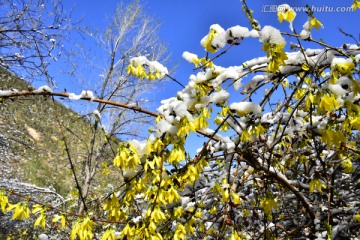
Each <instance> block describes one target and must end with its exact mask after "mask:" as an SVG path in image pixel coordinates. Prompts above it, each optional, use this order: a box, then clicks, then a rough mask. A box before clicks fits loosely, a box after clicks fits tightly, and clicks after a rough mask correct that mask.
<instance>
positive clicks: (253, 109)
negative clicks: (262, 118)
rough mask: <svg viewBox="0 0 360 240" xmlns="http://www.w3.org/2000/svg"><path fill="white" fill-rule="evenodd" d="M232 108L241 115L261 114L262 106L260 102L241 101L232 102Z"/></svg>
mask: <svg viewBox="0 0 360 240" xmlns="http://www.w3.org/2000/svg"><path fill="white" fill-rule="evenodd" d="M229 108H230V109H232V110H235V111H236V112H238V113H239V114H241V115H245V114H251V113H253V114H256V115H261V107H260V105H259V104H255V103H253V102H239V103H232V104H231V105H230V106H229Z"/></svg>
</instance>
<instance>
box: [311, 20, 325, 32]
mask: <svg viewBox="0 0 360 240" xmlns="http://www.w3.org/2000/svg"><path fill="white" fill-rule="evenodd" d="M322 26H323V24H322V23H321V22H320V21H319V20H317V19H316V18H315V17H313V18H311V20H310V30H311V29H312V28H313V27H315V28H316V30H318V29H319V28H320V27H322Z"/></svg>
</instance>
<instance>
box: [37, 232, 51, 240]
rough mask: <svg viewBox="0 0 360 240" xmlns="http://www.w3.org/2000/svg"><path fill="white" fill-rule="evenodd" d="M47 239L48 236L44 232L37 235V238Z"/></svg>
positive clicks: (40, 239)
mask: <svg viewBox="0 0 360 240" xmlns="http://www.w3.org/2000/svg"><path fill="white" fill-rule="evenodd" d="M48 239H49V237H48V235H46V234H45V233H42V234H40V235H39V240H48Z"/></svg>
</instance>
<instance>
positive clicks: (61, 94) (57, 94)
mask: <svg viewBox="0 0 360 240" xmlns="http://www.w3.org/2000/svg"><path fill="white" fill-rule="evenodd" d="M69 95H70V94H69V93H66V92H47V91H44V92H29V91H23V92H16V93H15V92H13V93H9V94H6V95H5V94H4V95H0V99H7V98H16V97H21V96H24V97H28V96H54V97H64V98H69ZM80 100H83V101H92V102H97V103H105V104H108V105H112V106H116V107H121V108H126V109H130V110H133V111H135V112H141V113H144V114H146V115H149V116H152V117H158V116H160V114H157V113H155V112H152V111H149V110H146V109H142V108H140V107H137V106H129V105H126V104H123V103H119V102H115V101H110V100H104V99H99V98H80ZM74 101H75V100H74ZM196 132H197V133H199V134H201V135H203V136H205V137H207V138H211V139H213V140H216V141H218V139H217V138H215V137H214V134H208V133H206V132H204V131H202V130H196Z"/></svg>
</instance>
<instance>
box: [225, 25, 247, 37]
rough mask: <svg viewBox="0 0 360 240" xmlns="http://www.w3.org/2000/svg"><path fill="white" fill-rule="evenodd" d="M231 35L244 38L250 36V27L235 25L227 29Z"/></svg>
mask: <svg viewBox="0 0 360 240" xmlns="http://www.w3.org/2000/svg"><path fill="white" fill-rule="evenodd" d="M226 31H227V32H228V35H229V37H232V38H234V39H242V38H247V37H249V36H250V32H249V29H248V28H247V27H241V26H234V27H231V28H229V29H227V30H226Z"/></svg>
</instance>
